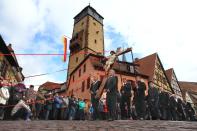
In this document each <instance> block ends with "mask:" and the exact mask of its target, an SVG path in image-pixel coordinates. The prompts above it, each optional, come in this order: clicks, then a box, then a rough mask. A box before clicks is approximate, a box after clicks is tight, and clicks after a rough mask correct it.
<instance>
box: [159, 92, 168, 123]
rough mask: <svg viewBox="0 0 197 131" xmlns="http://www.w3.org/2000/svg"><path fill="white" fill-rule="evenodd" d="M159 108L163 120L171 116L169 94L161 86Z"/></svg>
mask: <svg viewBox="0 0 197 131" xmlns="http://www.w3.org/2000/svg"><path fill="white" fill-rule="evenodd" d="M159 109H160V112H161V120H168V117H169V110H168V109H169V94H168V93H167V92H165V91H163V88H161V92H160V94H159Z"/></svg>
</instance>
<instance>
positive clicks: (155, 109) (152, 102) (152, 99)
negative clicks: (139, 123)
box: [148, 82, 159, 120]
mask: <svg viewBox="0 0 197 131" xmlns="http://www.w3.org/2000/svg"><path fill="white" fill-rule="evenodd" d="M158 104H159V91H158V88H156V87H154V85H153V83H152V82H149V88H148V108H149V112H150V115H151V118H152V120H157V119H159V105H158Z"/></svg>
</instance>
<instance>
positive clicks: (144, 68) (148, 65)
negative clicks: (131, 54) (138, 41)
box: [135, 53, 157, 81]
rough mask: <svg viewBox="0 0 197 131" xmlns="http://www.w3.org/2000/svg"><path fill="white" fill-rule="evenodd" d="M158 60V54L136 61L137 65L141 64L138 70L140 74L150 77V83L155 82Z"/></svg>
mask: <svg viewBox="0 0 197 131" xmlns="http://www.w3.org/2000/svg"><path fill="white" fill-rule="evenodd" d="M156 58H157V53H154V54H152V55H149V56H146V57H144V58H141V59H138V60H136V61H135V63H137V64H139V67H138V68H137V70H138V71H139V73H141V74H145V75H148V76H149V80H150V81H152V80H153V76H154V69H155V64H156Z"/></svg>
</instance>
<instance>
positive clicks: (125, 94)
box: [120, 78, 132, 119]
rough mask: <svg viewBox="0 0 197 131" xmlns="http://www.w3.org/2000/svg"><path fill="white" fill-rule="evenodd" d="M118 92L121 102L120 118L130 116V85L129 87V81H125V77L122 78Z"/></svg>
mask: <svg viewBox="0 0 197 131" xmlns="http://www.w3.org/2000/svg"><path fill="white" fill-rule="evenodd" d="M120 92H121V102H120V108H121V119H126V118H130V115H131V96H132V87H131V82H129V81H127V79H126V78H124V79H123V86H122V88H121V90H120Z"/></svg>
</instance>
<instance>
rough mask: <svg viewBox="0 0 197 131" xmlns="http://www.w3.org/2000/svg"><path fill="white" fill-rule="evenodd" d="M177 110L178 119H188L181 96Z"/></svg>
mask: <svg viewBox="0 0 197 131" xmlns="http://www.w3.org/2000/svg"><path fill="white" fill-rule="evenodd" d="M177 112H178V120H179V121H183V120H185V119H186V116H185V111H184V109H183V104H182V100H181V99H180V98H178V99H177Z"/></svg>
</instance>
